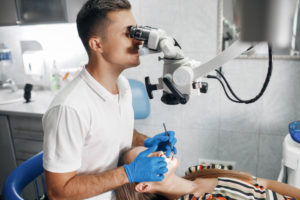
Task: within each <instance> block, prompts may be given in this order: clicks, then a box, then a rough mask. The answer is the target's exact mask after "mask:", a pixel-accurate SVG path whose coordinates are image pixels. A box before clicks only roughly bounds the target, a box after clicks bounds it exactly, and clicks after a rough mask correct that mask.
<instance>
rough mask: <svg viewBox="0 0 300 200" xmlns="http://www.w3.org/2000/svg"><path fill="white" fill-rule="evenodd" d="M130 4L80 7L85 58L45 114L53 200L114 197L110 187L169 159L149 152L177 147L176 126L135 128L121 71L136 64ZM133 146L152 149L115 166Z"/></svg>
mask: <svg viewBox="0 0 300 200" xmlns="http://www.w3.org/2000/svg"><path fill="white" fill-rule="evenodd" d="M130 8H131V6H130V3H129V2H128V1H127V0H89V1H87V3H86V4H85V5H84V6H83V8H82V9H81V10H80V12H79V13H78V16H77V28H78V33H79V36H80V38H81V40H82V43H83V45H84V47H85V49H86V51H87V53H88V56H89V62H88V64H87V65H86V67H85V68H84V69H83V70H82V71H81V73H80V75H79V76H77V77H76V78H75V79H74V80H73V81H72V82H71V83H70V84H69V85H67V86H66V87H65V88H64V89H63V90H62V91H60V93H59V94H58V95H57V96H56V97H55V99H54V100H53V101H52V103H51V105H50V107H49V109H48V111H47V112H46V113H45V115H44V117H43V127H44V157H43V166H44V170H45V177H46V185H47V192H48V195H49V197H50V199H114V194H113V192H111V191H112V190H113V189H115V188H117V187H119V186H121V185H123V184H126V183H131V182H144V181H161V180H163V178H164V174H165V173H166V172H167V168H166V162H165V160H164V158H162V157H147V156H148V155H149V154H150V153H152V152H153V151H156V150H162V151H166V153H167V155H169V154H170V151H171V150H172V151H175V153H176V148H175V147H174V145H175V143H176V138H175V137H174V132H172V131H169V135H170V136H165V134H164V133H161V134H157V135H156V136H154V137H153V138H147V137H146V136H145V135H142V134H140V133H138V132H137V131H136V130H134V113H133V108H132V96H131V90H130V86H129V83H128V80H127V79H126V78H125V77H124V76H122V75H120V74H121V72H122V71H123V70H125V69H127V68H129V67H134V66H137V65H139V63H140V61H139V54H138V48H139V45H141V42H140V41H137V40H135V39H132V38H129V36H128V27H130V26H136V22H135V19H134V17H133V15H132V13H131V11H130ZM169 143H171V147H170V146H169ZM132 145H134V146H136V145H145V146H146V147H148V148H149V149H147V150H146V151H144V152H142V153H141V154H140V155H138V156H137V158H136V159H135V160H134V161H133V162H132V163H131V164H129V165H124V166H122V167H117V163H118V158H119V155H120V154H121V153H122V152H124V151H125V150H127V149H128V148H129V147H131V146H132ZM141 166H142V167H141Z"/></svg>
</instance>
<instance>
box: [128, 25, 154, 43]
mask: <svg viewBox="0 0 300 200" xmlns="http://www.w3.org/2000/svg"><path fill="white" fill-rule="evenodd" d="M128 29H129V37H131V38H134V39H136V40H140V41H148V39H149V35H150V31H151V29H152V28H151V27H149V26H130V27H129V28H128Z"/></svg>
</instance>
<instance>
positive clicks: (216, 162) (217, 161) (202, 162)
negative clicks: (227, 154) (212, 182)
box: [198, 158, 236, 169]
mask: <svg viewBox="0 0 300 200" xmlns="http://www.w3.org/2000/svg"><path fill="white" fill-rule="evenodd" d="M198 162H199V164H221V165H224V166H227V167H228V168H229V169H230V168H231V169H235V165H236V162H235V161H225V160H209V159H202V158H199V160H198ZM230 166H231V167H230Z"/></svg>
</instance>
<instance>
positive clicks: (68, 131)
mask: <svg viewBox="0 0 300 200" xmlns="http://www.w3.org/2000/svg"><path fill="white" fill-rule="evenodd" d="M118 89H119V95H118V97H117V96H116V95H113V94H111V93H110V92H109V91H107V90H106V89H105V88H104V87H103V86H102V85H101V84H99V83H98V82H97V81H96V80H95V79H94V78H93V77H92V76H91V75H90V74H89V73H88V71H87V70H86V69H83V70H82V71H81V73H80V74H79V75H78V76H77V77H76V78H74V80H72V82H71V83H70V84H69V85H67V86H66V87H65V88H64V89H63V90H62V91H60V93H59V94H58V95H57V96H56V97H55V98H54V100H53V101H52V103H51V105H50V107H49V109H48V111H47V112H46V113H45V115H44V116H43V128H44V147H43V151H44V157H43V166H44V168H45V169H46V170H48V171H50V172H56V173H64V172H72V171H77V174H96V173H100V172H103V171H106V170H109V169H113V168H116V167H117V163H118V159H119V155H120V154H121V153H122V152H123V151H126V150H127V149H128V148H129V147H130V146H131V143H132V137H133V128H134V127H133V126H134V113H133V107H132V95H131V89H130V86H129V82H128V80H127V79H126V78H125V77H124V76H122V75H120V76H119V78H118ZM116 98H117V99H116ZM112 198H113V195H112V192H107V193H104V194H102V195H99V196H96V197H94V198H91V199H112Z"/></svg>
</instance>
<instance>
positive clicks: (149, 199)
mask: <svg viewBox="0 0 300 200" xmlns="http://www.w3.org/2000/svg"><path fill="white" fill-rule="evenodd" d="M131 149H132V148H131ZM131 149H129V150H128V151H127V152H129V151H130V150H131ZM127 152H125V153H124V154H122V155H121V157H120V159H119V164H118V165H119V166H123V165H124V164H128V163H125V154H126V153H127ZM218 177H227V178H235V179H239V180H243V181H246V182H252V176H251V174H249V173H246V172H239V171H231V170H224V169H203V170H199V171H195V172H192V173H191V174H188V175H186V176H184V177H183V178H184V179H187V180H191V181H193V180H195V179H197V178H218ZM135 185H136V183H129V184H125V185H123V186H121V187H119V188H117V189H116V198H117V200H167V198H165V197H163V196H161V195H158V194H150V193H139V192H137V191H135Z"/></svg>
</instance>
